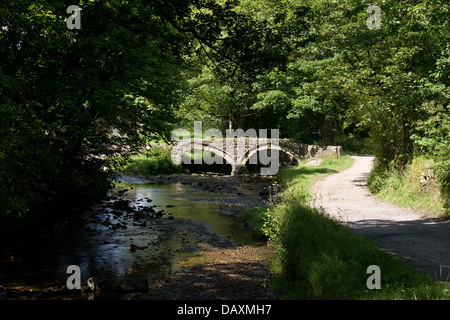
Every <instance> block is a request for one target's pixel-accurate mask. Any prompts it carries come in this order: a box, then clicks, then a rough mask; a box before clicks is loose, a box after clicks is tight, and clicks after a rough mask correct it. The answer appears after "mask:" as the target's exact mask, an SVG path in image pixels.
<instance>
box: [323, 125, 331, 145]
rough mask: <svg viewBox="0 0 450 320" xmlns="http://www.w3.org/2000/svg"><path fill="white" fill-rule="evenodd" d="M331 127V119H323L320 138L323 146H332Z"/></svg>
mask: <svg viewBox="0 0 450 320" xmlns="http://www.w3.org/2000/svg"><path fill="white" fill-rule="evenodd" d="M333 125H334V121H333V120H332V119H325V120H324V122H323V125H322V138H323V142H324V144H325V145H334V134H333Z"/></svg>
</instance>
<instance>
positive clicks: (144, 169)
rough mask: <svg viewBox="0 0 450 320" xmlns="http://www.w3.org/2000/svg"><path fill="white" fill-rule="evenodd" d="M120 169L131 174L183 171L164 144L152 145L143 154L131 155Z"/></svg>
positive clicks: (158, 173)
mask: <svg viewBox="0 0 450 320" xmlns="http://www.w3.org/2000/svg"><path fill="white" fill-rule="evenodd" d="M121 171H122V172H123V173H125V174H131V175H160V174H173V173H183V172H184V170H183V169H182V168H181V166H179V165H176V164H174V163H173V162H172V158H171V151H170V149H169V148H167V147H164V146H155V147H152V148H151V149H150V150H149V151H147V152H145V154H144V155H141V156H136V157H132V158H131V159H130V161H129V162H128V163H127V164H126V165H125V166H124V167H123V168H122V169H121Z"/></svg>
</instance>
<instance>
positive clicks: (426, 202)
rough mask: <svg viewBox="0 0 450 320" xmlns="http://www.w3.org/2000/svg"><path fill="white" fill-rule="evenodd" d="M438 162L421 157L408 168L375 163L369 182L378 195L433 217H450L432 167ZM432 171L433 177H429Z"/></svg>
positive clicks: (371, 189)
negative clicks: (396, 167)
mask: <svg viewBox="0 0 450 320" xmlns="http://www.w3.org/2000/svg"><path fill="white" fill-rule="evenodd" d="M434 167H435V162H434V161H433V160H432V159H428V158H425V157H417V158H415V159H413V160H412V161H411V163H410V164H408V165H407V166H406V167H405V168H404V169H402V170H400V169H395V168H389V167H385V166H382V165H379V164H377V165H375V167H374V170H372V172H371V174H370V176H369V180H368V185H369V189H370V191H371V192H372V194H374V195H375V196H376V197H377V198H379V199H381V200H384V201H388V202H392V203H395V204H397V205H399V206H402V207H408V208H412V209H415V210H420V211H421V212H427V213H429V214H430V215H433V216H442V217H445V216H446V217H450V209H449V208H446V206H445V201H444V199H443V196H442V192H441V190H440V187H439V185H438V181H437V179H436V178H435V176H434V173H433V171H432V169H433V168H434ZM428 174H430V176H428Z"/></svg>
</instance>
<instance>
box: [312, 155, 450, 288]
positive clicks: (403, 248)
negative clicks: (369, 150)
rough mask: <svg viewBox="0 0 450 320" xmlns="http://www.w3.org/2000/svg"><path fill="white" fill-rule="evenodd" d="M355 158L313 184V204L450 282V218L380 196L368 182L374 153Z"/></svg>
mask: <svg viewBox="0 0 450 320" xmlns="http://www.w3.org/2000/svg"><path fill="white" fill-rule="evenodd" d="M352 158H353V159H355V162H354V163H353V165H352V166H351V167H350V168H348V169H346V170H343V171H341V172H338V173H335V174H331V175H329V176H326V177H325V178H323V179H321V180H319V181H318V182H317V183H316V184H315V185H314V186H313V188H312V193H313V195H314V198H315V200H314V206H315V207H322V208H323V209H324V210H325V212H326V213H327V214H328V215H330V216H331V217H333V218H334V219H335V220H338V221H339V222H341V223H342V224H344V225H347V226H349V227H350V228H352V229H353V230H354V231H355V232H357V233H360V234H362V235H364V236H366V237H368V238H370V239H372V240H373V241H375V243H377V245H378V246H379V247H380V248H383V249H385V250H387V251H389V252H391V253H393V254H395V255H398V256H400V257H401V258H403V259H404V260H406V261H408V262H409V263H410V264H411V265H412V266H414V267H415V268H417V269H419V270H421V271H423V272H426V273H428V274H429V275H430V276H432V277H433V279H436V280H438V281H443V282H446V284H448V285H450V223H449V222H444V221H441V220H439V219H436V218H431V217H428V216H425V215H423V214H420V213H419V212H415V211H413V210H410V209H406V208H401V207H398V206H395V205H393V204H390V203H386V202H383V201H381V200H379V199H376V198H375V197H373V196H372V195H371V193H370V191H369V190H368V188H367V178H368V176H369V173H370V170H371V168H372V164H373V159H374V157H373V156H352Z"/></svg>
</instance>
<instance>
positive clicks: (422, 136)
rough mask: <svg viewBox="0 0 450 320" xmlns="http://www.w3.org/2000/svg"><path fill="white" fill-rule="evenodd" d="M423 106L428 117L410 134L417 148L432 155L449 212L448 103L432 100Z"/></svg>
mask: <svg viewBox="0 0 450 320" xmlns="http://www.w3.org/2000/svg"><path fill="white" fill-rule="evenodd" d="M423 108H425V110H426V111H427V112H428V118H427V119H426V120H425V121H420V122H419V123H418V124H417V126H416V130H417V131H418V133H417V134H414V135H413V136H412V139H413V140H414V141H415V142H416V144H417V146H418V148H419V150H420V151H421V152H423V153H425V154H426V155H428V156H430V157H432V158H433V159H434V160H435V162H436V165H435V167H434V170H435V172H436V174H437V178H438V181H439V184H440V188H441V193H442V198H443V199H444V200H445V206H446V208H447V211H448V213H450V143H449V141H450V105H448V106H446V107H445V106H443V105H441V104H437V105H436V104H435V103H434V102H430V103H426V104H424V105H423Z"/></svg>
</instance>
